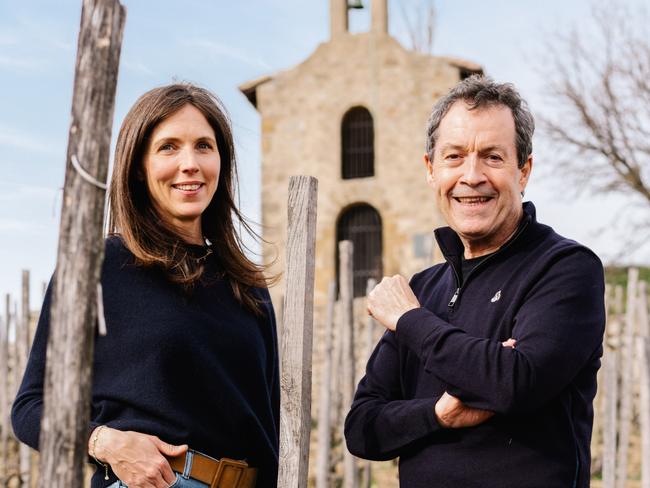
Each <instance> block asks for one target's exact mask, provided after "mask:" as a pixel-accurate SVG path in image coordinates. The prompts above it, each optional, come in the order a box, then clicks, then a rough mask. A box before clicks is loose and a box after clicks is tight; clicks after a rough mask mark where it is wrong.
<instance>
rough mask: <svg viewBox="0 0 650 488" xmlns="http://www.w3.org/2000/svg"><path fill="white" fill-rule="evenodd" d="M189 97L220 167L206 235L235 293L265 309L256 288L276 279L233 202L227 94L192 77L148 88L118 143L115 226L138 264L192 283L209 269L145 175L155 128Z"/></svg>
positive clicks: (204, 216) (255, 308) (252, 308)
mask: <svg viewBox="0 0 650 488" xmlns="http://www.w3.org/2000/svg"><path fill="white" fill-rule="evenodd" d="M187 104H191V105H193V106H194V107H196V108H197V109H198V110H199V111H201V113H202V114H203V115H204V116H205V118H206V119H207V121H208V123H209V124H210V126H211V127H212V129H213V130H214V133H215V136H216V140H217V147H218V150H219V156H220V157H221V170H220V173H219V182H218V185H217V191H216V193H215V195H214V197H213V198H212V201H211V202H210V204H209V205H208V207H207V208H206V209H205V211H204V212H203V214H202V216H201V226H202V231H203V235H204V236H205V237H207V238H208V239H209V240H210V241H211V242H212V245H213V249H214V251H215V252H216V254H217V257H218V259H219V261H220V265H221V266H222V268H223V271H224V274H225V276H226V277H227V278H228V280H229V282H230V286H231V287H232V291H233V294H234V296H235V297H236V299H237V300H238V301H239V302H240V303H242V304H243V305H244V306H245V307H246V308H247V309H249V310H250V311H252V312H254V313H256V314H260V313H261V312H260V303H259V298H257V297H256V295H255V294H254V293H252V290H251V288H252V287H266V286H268V285H269V284H270V283H271V282H273V281H274V279H273V278H266V277H265V276H264V271H265V266H263V265H258V264H255V263H254V262H252V261H251V260H250V259H248V258H247V257H246V255H245V253H244V248H245V246H244V244H243V242H242V240H241V236H239V235H238V234H237V232H236V231H235V221H236V222H237V223H239V224H240V226H241V227H242V228H243V229H245V230H246V231H247V232H248V233H250V234H251V235H252V236H255V237H257V234H256V233H255V232H254V231H253V229H252V228H251V227H250V225H249V224H248V223H247V221H246V220H245V218H244V217H243V215H242V214H241V213H240V212H239V209H238V208H237V205H236V204H235V197H234V190H235V187H236V185H237V166H236V159H235V150H234V144H233V136H232V130H231V128H230V121H229V119H228V116H227V114H226V111H225V109H224V107H223V104H222V103H221V101H220V100H219V99H218V98H217V97H216V96H215V95H213V94H212V93H210V92H209V91H208V90H205V89H203V88H200V87H197V86H195V85H192V84H188V83H177V84H172V85H168V86H163V87H160V88H155V89H153V90H151V91H149V92H147V93H145V94H144V95H142V96H141V97H140V98H139V99H138V100H137V101H136V102H135V104H134V105H133V107H132V108H131V110H130V111H129V113H128V114H127V116H126V117H125V119H124V122H123V123H122V127H121V128H120V133H119V136H118V139H117V146H116V148H115V164H114V168H113V176H112V180H111V188H110V194H109V198H110V211H111V214H110V221H109V230H110V232H111V233H119V234H120V235H121V236H122V239H123V241H124V244H125V245H126V247H127V248H128V249H129V250H130V251H131V252H132V253H133V255H134V256H135V259H136V264H138V265H142V266H147V267H157V268H159V269H162V270H163V271H164V273H165V274H166V276H167V278H168V279H169V280H170V281H171V282H173V283H177V284H179V285H181V286H182V287H183V288H184V289H185V290H191V288H192V287H193V286H194V285H195V284H196V282H197V281H198V280H199V279H200V278H201V276H202V274H203V271H204V269H203V265H202V263H201V260H197V259H196V258H195V257H194V256H193V255H192V254H190V253H188V250H187V246H186V245H185V243H184V241H183V239H182V237H181V236H180V234H179V233H178V231H177V230H176V229H174V228H173V227H172V226H171V225H170V224H167V223H165V222H164V219H162V218H161V217H160V216H159V215H158V214H157V212H156V210H155V209H154V205H153V203H152V201H151V198H150V196H149V192H148V191H147V184H146V181H145V180H144V178H143V176H142V175H143V172H144V166H143V157H144V154H145V151H146V149H147V146H148V144H149V137H150V136H151V133H152V132H153V130H154V128H155V127H156V126H157V125H158V124H159V123H160V122H162V121H163V120H165V119H166V118H167V117H169V116H170V115H172V114H174V113H175V112H177V111H178V110H180V109H181V108H182V107H183V106H185V105H187Z"/></svg>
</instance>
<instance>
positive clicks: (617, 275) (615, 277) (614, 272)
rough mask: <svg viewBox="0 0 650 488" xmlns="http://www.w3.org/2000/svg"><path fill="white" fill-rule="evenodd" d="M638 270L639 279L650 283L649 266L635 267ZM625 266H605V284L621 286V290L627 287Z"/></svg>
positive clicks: (626, 268)
mask: <svg viewBox="0 0 650 488" xmlns="http://www.w3.org/2000/svg"><path fill="white" fill-rule="evenodd" d="M635 267H636V268H638V269H639V279H640V280H643V281H647V282H650V267H649V266H635ZM628 269H629V267H627V266H606V267H605V283H607V284H608V285H612V286H616V285H621V286H622V287H623V288H626V287H627V270H628Z"/></svg>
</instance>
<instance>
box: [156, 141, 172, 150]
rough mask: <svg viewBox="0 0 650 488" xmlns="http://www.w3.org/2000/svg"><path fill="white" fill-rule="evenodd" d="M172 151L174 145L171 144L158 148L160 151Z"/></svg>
mask: <svg viewBox="0 0 650 488" xmlns="http://www.w3.org/2000/svg"><path fill="white" fill-rule="evenodd" d="M172 149H174V145H173V144H171V143H167V144H163V145H161V146H160V147H159V148H158V150H159V151H171V150H172Z"/></svg>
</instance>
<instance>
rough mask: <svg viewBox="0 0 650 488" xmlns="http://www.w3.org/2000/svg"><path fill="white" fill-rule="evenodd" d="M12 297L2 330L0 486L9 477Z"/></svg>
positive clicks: (0, 352)
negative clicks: (10, 324) (10, 323)
mask: <svg viewBox="0 0 650 488" xmlns="http://www.w3.org/2000/svg"><path fill="white" fill-rule="evenodd" d="M10 303H11V297H10V296H9V294H7V295H6V302H5V305H6V307H5V316H4V318H3V321H2V329H1V330H0V429H1V430H0V486H4V484H5V483H6V480H7V477H8V476H9V463H8V456H7V452H8V448H9V428H10V427H9V391H10V390H9V321H10V320H11V317H10V309H9V307H10Z"/></svg>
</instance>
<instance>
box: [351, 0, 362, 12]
mask: <svg viewBox="0 0 650 488" xmlns="http://www.w3.org/2000/svg"><path fill="white" fill-rule="evenodd" d="M360 8H363V4H362V3H361V0H348V10H351V9H360Z"/></svg>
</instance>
